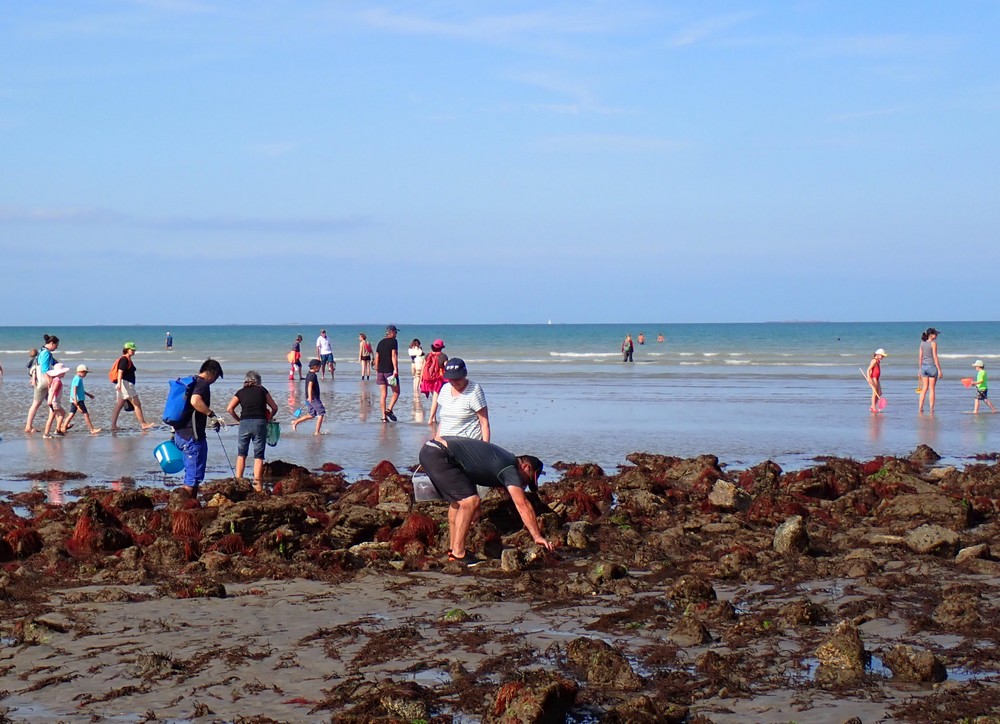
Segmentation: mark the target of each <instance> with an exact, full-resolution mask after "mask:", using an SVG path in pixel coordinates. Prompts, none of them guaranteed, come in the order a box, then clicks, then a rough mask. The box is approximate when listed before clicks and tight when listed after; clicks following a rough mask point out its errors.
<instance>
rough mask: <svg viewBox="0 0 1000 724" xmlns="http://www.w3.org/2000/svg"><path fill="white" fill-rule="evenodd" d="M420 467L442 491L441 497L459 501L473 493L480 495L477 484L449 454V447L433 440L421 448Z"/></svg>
mask: <svg viewBox="0 0 1000 724" xmlns="http://www.w3.org/2000/svg"><path fill="white" fill-rule="evenodd" d="M419 460H420V467H422V468H423V469H424V472H425V473H427V476H428V477H429V478H430V479H431V482H432V483H434V487H435V488H437V490H438V492H439V493H441V497H442V498H444V499H445V500H448V501H451V502H452V503H458V502H459V501H462V500H465V499H466V498H468V497H471V496H473V495H478V494H479V493H478V491H477V490H476V485H475V483H473V482H472V481H471V480H469V476H468V475H466V474H465V471H464V470H462V468H461V466H459V464H458V463H457V462H455V459H454V458H453V457H451V455H449V454H448V448H446V447H445V446H444V445H441V444H440V443H436V442H434V441H433V440H431V441H430V442H428V443H425V444H424V446H423V447H422V448H420V455H419Z"/></svg>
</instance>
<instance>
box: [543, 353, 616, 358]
mask: <svg viewBox="0 0 1000 724" xmlns="http://www.w3.org/2000/svg"><path fill="white" fill-rule="evenodd" d="M549 354H550V355H551V356H553V357H618V356H620V355H621V352H549Z"/></svg>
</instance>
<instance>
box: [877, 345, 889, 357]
mask: <svg viewBox="0 0 1000 724" xmlns="http://www.w3.org/2000/svg"><path fill="white" fill-rule="evenodd" d="M875 354H880V355H882V356H883V357H888V356H889V355H888V353H887V352H886V351H885V350H884V349H882V348H881V347H879V348H878V349H877V350H875Z"/></svg>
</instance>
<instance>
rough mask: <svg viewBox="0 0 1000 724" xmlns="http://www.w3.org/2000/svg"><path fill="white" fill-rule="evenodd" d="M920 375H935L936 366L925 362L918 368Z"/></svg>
mask: <svg viewBox="0 0 1000 724" xmlns="http://www.w3.org/2000/svg"><path fill="white" fill-rule="evenodd" d="M920 376H921V377H937V367H935V366H934V365H927V364H925V365H924V366H923V367H921V368H920Z"/></svg>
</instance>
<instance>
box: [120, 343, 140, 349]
mask: <svg viewBox="0 0 1000 724" xmlns="http://www.w3.org/2000/svg"><path fill="white" fill-rule="evenodd" d="M122 349H138V347H136V346H135V342H126V343H125V344H123V345H122Z"/></svg>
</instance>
